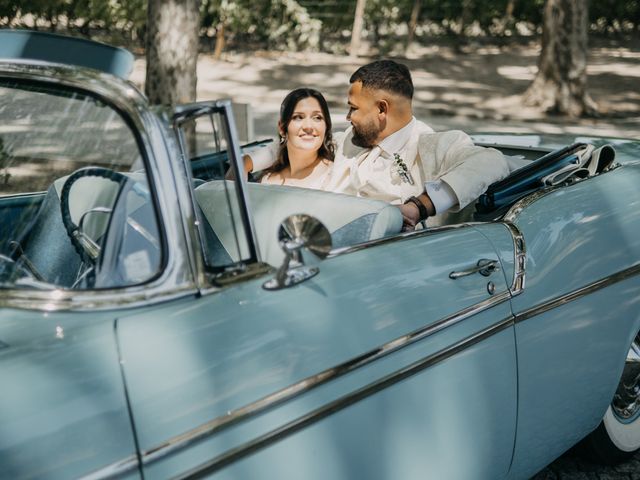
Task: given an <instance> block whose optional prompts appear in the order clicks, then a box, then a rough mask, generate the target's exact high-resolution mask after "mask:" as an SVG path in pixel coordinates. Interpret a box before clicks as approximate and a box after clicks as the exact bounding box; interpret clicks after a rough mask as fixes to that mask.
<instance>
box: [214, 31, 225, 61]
mask: <svg viewBox="0 0 640 480" xmlns="http://www.w3.org/2000/svg"><path fill="white" fill-rule="evenodd" d="M224 45H225V39H224V22H220V23H219V24H218V27H217V28H216V48H215V50H214V52H213V58H215V59H216V60H220V57H221V56H222V51H223V50H224Z"/></svg>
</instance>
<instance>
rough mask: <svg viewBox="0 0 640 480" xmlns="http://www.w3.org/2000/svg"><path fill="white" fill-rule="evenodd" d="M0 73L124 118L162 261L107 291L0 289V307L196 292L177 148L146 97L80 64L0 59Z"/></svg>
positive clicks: (122, 302) (145, 299) (90, 304)
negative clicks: (75, 95) (144, 276)
mask: <svg viewBox="0 0 640 480" xmlns="http://www.w3.org/2000/svg"><path fill="white" fill-rule="evenodd" d="M0 76H1V77H2V78H4V79H14V80H15V81H18V82H20V81H23V82H24V81H26V82H29V81H31V82H40V83H45V84H49V85H53V86H56V85H57V86H60V87H61V88H74V89H77V90H79V91H84V92H86V93H87V94H90V95H93V96H96V97H99V98H101V99H103V100H104V101H105V102H107V103H108V104H110V105H112V107H113V108H114V109H115V110H118V111H119V112H120V113H121V114H122V115H123V116H124V117H125V120H126V121H127V123H129V125H130V126H131V128H132V133H133V134H135V135H136V140H137V142H138V144H139V146H140V154H141V155H142V156H143V157H144V159H145V161H146V165H147V166H148V167H149V168H148V172H147V173H148V175H147V176H148V179H149V182H150V186H151V187H152V190H153V192H154V195H153V196H154V210H155V213H156V217H157V219H158V228H159V229H160V230H161V232H162V233H161V235H162V244H163V247H164V248H163V264H162V266H161V268H160V270H159V272H158V274H157V276H156V277H155V278H153V279H151V280H150V281H148V282H147V283H145V284H142V285H134V286H130V287H123V288H119V289H108V290H107V289H105V290H65V289H57V288H55V286H53V288H52V289H51V290H36V289H30V290H28V289H20V288H10V289H0V307H11V308H13V307H15V308H26V309H31V310H42V311H54V310H89V309H96V308H97V309H110V308H112V309H120V308H123V307H133V306H137V305H141V304H143V303H144V304H150V303H158V302H161V301H166V300H171V299H174V298H179V297H182V296H185V295H188V294H191V293H195V292H196V291H197V287H196V285H195V281H194V278H193V274H192V271H191V268H190V261H189V257H188V254H187V253H185V252H187V242H186V238H185V234H184V229H183V226H182V223H183V216H182V212H181V211H180V208H179V206H178V203H179V202H176V191H177V192H178V193H177V194H178V196H180V195H183V193H182V190H181V189H180V188H179V185H177V180H176V179H177V178H178V177H179V175H178V174H177V172H178V171H179V165H178V164H177V162H176V160H177V156H178V153H177V152H175V151H169V150H168V148H169V146H168V145H167V144H166V142H165V139H164V137H163V135H162V128H163V127H162V123H161V122H160V120H159V119H158V117H156V116H155V115H154V114H153V113H151V111H150V110H149V105H148V102H147V100H146V98H145V97H144V96H143V95H142V94H141V93H140V92H139V91H138V90H137V89H136V88H135V86H133V84H130V83H128V82H126V81H124V80H122V79H119V78H117V77H113V76H111V75H108V74H105V73H101V72H98V71H95V70H91V69H85V68H81V67H73V66H62V65H54V64H48V63H46V62H23V63H14V62H11V63H6V62H3V61H0ZM178 200H179V201H180V199H178ZM169 246H170V248H169Z"/></svg>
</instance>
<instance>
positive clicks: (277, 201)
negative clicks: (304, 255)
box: [195, 180, 402, 265]
mask: <svg viewBox="0 0 640 480" xmlns="http://www.w3.org/2000/svg"><path fill="white" fill-rule="evenodd" d="M225 185H226V187H227V188H228V193H229V195H230V198H231V203H232V205H233V208H232V211H231V212H230V211H229V208H228V206H227V205H228V203H227V199H226V194H225ZM247 192H248V197H249V206H250V209H251V213H252V217H253V222H254V226H255V230H256V235H257V237H258V247H259V249H260V253H261V256H262V259H263V261H265V262H267V263H270V264H271V265H278V264H279V263H280V262H281V261H282V259H283V258H284V254H283V252H282V250H281V248H280V246H279V245H278V228H279V226H280V223H281V222H282V221H283V220H284V219H285V218H286V217H288V216H289V215H293V214H296V213H306V214H308V215H311V216H313V217H315V218H317V219H318V220H320V221H321V222H322V223H323V224H324V225H325V226H326V227H327V229H328V230H329V232H330V233H331V238H332V242H333V248H338V247H344V246H347V245H355V244H357V243H362V242H366V241H368V240H374V239H377V238H382V237H385V236H388V235H392V234H395V233H398V232H400V230H401V229H402V215H401V214H400V210H399V209H398V208H396V207H394V206H391V205H389V204H388V203H386V202H382V201H379V200H371V199H364V198H358V197H354V196H351V195H342V194H336V193H328V192H323V191H320V190H310V189H307V188H298V187H286V186H276V185H262V184H257V183H249V184H247ZM195 197H196V201H197V203H198V205H199V207H200V208H201V210H202V212H203V214H204V217H205V219H206V221H207V222H208V224H209V226H210V227H211V229H212V230H213V232H214V233H215V236H216V237H217V238H218V239H219V241H220V242H219V243H220V244H221V245H222V246H223V247H224V249H225V250H226V252H227V253H228V255H229V256H230V258H231V259H232V260H233V261H238V260H239V259H240V258H246V257H247V252H246V245H245V244H244V243H243V242H240V251H238V247H237V245H236V242H235V237H234V230H233V225H232V217H233V219H234V220H233V221H234V223H235V226H236V228H237V229H238V238H243V237H244V231H243V229H242V222H241V220H240V216H239V213H238V210H237V202H236V201H235V190H234V184H233V182H225V181H222V180H214V181H211V182H208V183H205V184H204V185H200V186H199V187H198V188H196V189H195Z"/></svg>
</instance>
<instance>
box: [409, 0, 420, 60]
mask: <svg viewBox="0 0 640 480" xmlns="http://www.w3.org/2000/svg"><path fill="white" fill-rule="evenodd" d="M421 3H422V1H421V0H414V2H413V9H411V17H410V18H409V32H408V33H407V45H406V47H405V48H407V49H408V48H409V47H410V46H411V44H412V43H413V38H414V37H415V35H416V28H417V26H418V19H419V18H420V6H421Z"/></svg>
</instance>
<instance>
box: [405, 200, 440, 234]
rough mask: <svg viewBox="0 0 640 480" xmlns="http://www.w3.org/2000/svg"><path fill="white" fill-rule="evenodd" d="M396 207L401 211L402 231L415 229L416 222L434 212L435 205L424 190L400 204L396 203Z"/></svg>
mask: <svg viewBox="0 0 640 480" xmlns="http://www.w3.org/2000/svg"><path fill="white" fill-rule="evenodd" d="M398 208H399V209H400V213H402V231H403V232H410V231H412V230H415V228H416V225H417V224H418V223H420V222H422V221H423V220H426V219H427V218H429V217H431V216H432V215H435V214H436V209H435V206H434V205H433V202H432V201H431V198H429V195H427V193H426V192H422V193H421V194H420V195H418V196H417V197H410V198H408V199H407V200H406V201H405V202H404V203H403V204H402V205H398Z"/></svg>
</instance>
